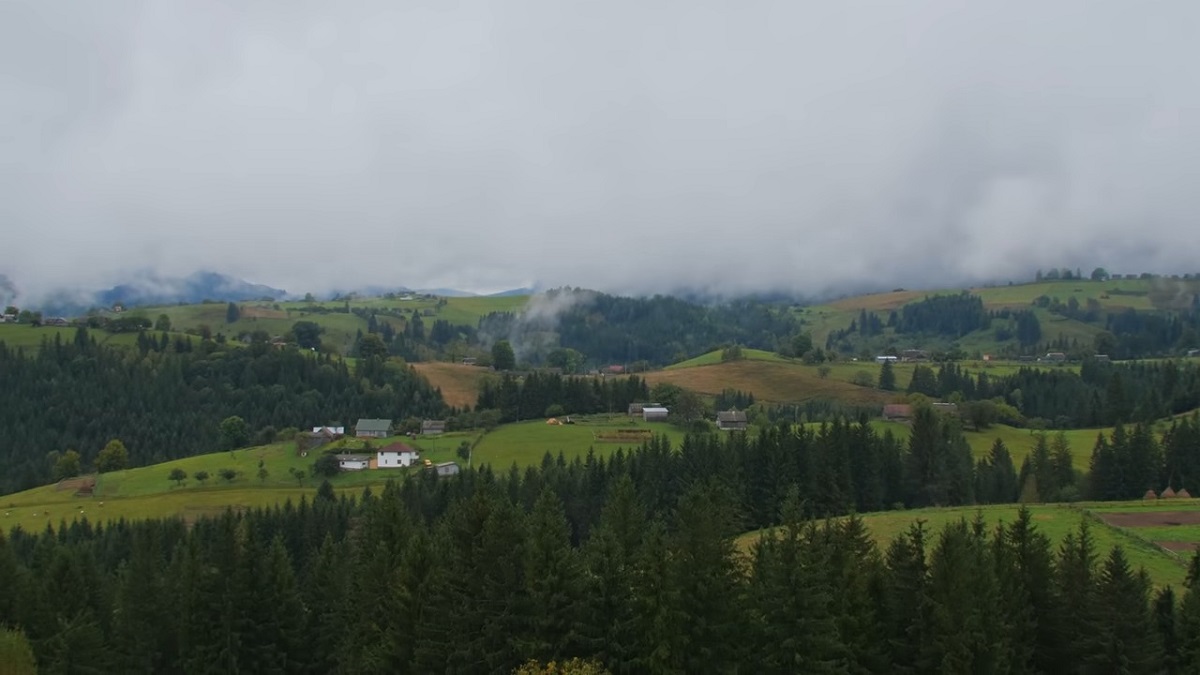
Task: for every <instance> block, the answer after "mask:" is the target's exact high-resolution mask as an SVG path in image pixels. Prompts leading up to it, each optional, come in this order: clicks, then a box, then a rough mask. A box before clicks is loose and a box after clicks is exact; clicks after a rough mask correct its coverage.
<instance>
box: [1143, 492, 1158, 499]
mask: <svg viewBox="0 0 1200 675" xmlns="http://www.w3.org/2000/svg"><path fill="white" fill-rule="evenodd" d="M1142 499H1147V500H1149V499H1158V495H1156V494H1154V490H1146V494H1144V495H1142Z"/></svg>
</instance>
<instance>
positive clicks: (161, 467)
mask: <svg viewBox="0 0 1200 675" xmlns="http://www.w3.org/2000/svg"><path fill="white" fill-rule="evenodd" d="M576 419H580V423H578V424H573V425H564V426H556V425H548V424H546V423H545V420H534V421H531V422H520V423H516V424H509V425H504V426H502V427H499V428H497V429H496V430H494V431H492V432H491V433H488V434H484V435H481V434H480V433H479V432H474V431H472V432H451V433H447V434H443V435H440V436H428V437H425V436H421V437H417V438H406V437H403V436H396V437H391V438H385V439H372V440H371V442H370V446H371V448H373V449H377V448H381V447H383V446H385V445H388V444H390V443H392V442H395V441H402V442H404V443H407V444H408V445H410V446H413V447H415V448H417V449H418V450H420V451H421V457H422V459H428V460H430V461H431V462H433V463H435V464H436V463H438V462H445V461H457V462H459V463H460V464H461V465H465V462H463V460H462V459H460V458H459V457H458V454H457V451H458V447H459V445H461V444H462V443H463V442H466V443H469V444H475V443H476V442H478V443H477V445H476V447H475V450H474V451H473V453H472V455H471V462H472V464H474V465H475V466H479V465H480V464H484V463H486V464H491V465H492V466H493V467H495V468H496V469H497V470H507V469H508V467H509V466H511V465H512V464H514V463H515V464H517V465H518V466H529V465H536V464H541V462H542V458H543V457H544V456H545V454H546V453H547V452H549V453H551V454H553V455H556V456H557V455H558V453H559V452H562V453H563V455H564V456H565V457H566V459H567V460H571V459H574V458H575V457H582V456H585V455H586V454H587V452H588V450H590V449H594V450H595V452H596V454H597V455H598V456H608V455H611V454H612V453H614V452H616V450H617V448H621V447H624V448H626V449H629V448H632V447H634V446H636V445H637V443H607V442H601V441H597V440H595V439H594V434H596V433H599V432H603V431H606V430H607V431H612V430H616V429H627V428H642V429H649V430H651V431H652V432H653V433H655V434H666V435H667V436H668V437H670V438H671V441H672V443H677V442H678V441H680V440H681V439H682V437H683V434H682V432H680V431H678V430H676V429H675V428H674V427H672V426H670V425H668V424H666V423H646V422H643V421H641V420H635V419H630V418H629V417H627V416H625V415H596V416H589V417H585V418H576ZM373 449H372V450H364V439H357V438H343V439H341V440H339V441H337V442H334V443H331V444H328V445H325V446H323V447H321V448H318V449H315V450H312V451H310V452H309V453H308V455H307V457H301V456H300V455H298V454H297V453H296V445H295V443H294V442H286V443H275V444H272V445H265V446H259V447H252V448H244V449H241V450H235V451H233V452H215V453H210V454H206V455H198V456H195V457H188V458H185V459H177V460H173V461H170V462H164V463H162V464H155V465H152V466H147V467H139V468H135V469H126V470H124V471H114V472H111V473H106V474H101V475H99V476H97V477H96V485H95V489H94V494H93V496H90V497H76V496H75V489H74V487H69V488H67V489H59V486H58V485H46V486H42V487H39V488H34V489H32V490H26V491H25V492H19V493H16V494H12V495H5V496H3V497H0V508H2V510H3V512H4V513H5V514H6V515H5V516H4V521H3V525H0V527H4V528H5V529H11V528H12V527H15V526H17V525H20V526H22V527H24V528H25V529H30V528H31V527H33V528H35V529H41V528H43V527H45V524H46V523H47V522H51V523H53V524H54V525H56V526H57V524H58V522H59V521H60V520H66V521H68V522H70V521H72V520H74V519H75V518H81V517H86V518H88V520H90V521H92V522H97V521H100V522H105V521H109V520H116V519H118V518H149V517H166V516H183V517H190V516H198V515H203V514H212V513H218V512H220V511H222V510H224V509H225V508H247V507H259V506H269V505H272V504H277V503H282V502H283V501H284V500H286V499H292V500H293V501H295V500H298V499H299V498H300V496H301V495H304V494H308V495H310V496H311V495H312V493H313V491H314V490H315V489H316V486H317V485H318V484H319V483H320V482H321V480H323V479H322V478H320V477H317V476H313V475H312V465H313V462H314V461H315V460H316V459H317V457H318V456H320V454H321V453H323V452H326V451H338V452H347V453H354V452H372V453H373V452H374V450H373ZM259 462H262V466H263V467H264V468H266V469H267V472H268V476H267V477H266V478H265V479H261V480H260V479H259V478H258V468H259ZM173 469H180V470H182V471H183V472H184V473H186V474H187V479H186V480H184V481H183V483H182V484H177V483H176V482H175V481H172V480H170V479H169V478H168V476H169V475H170V473H171V471H172V470H173ZM221 469H232V470H234V471H236V472H238V475H237V477H236V478H234V480H232V481H230V482H226V481H225V480H223V479H222V478H221V477H220V475H219V474H218V472H219V471H220V470H221ZM289 469H303V470H304V471H305V472H306V474H308V475H307V476H306V477H305V478H304V479H303V481H298V480H297V479H296V478H295V477H294V476H293V475H292V474H291V473H290V472H289ZM420 470H421V468H420V466H416V467H411V468H407V469H374V470H369V471H349V472H342V473H340V474H338V475H337V476H335V477H333V478H331V479H329V482H330V483H331V484H332V485H333V487H334V489H335V490H340V491H351V492H358V491H360V490H362V489H363V488H364V487H366V486H368V485H371V486H376V487H379V486H382V485H383V484H384V483H386V482H387V481H388V480H390V479H400V478H403V477H404V476H405V475H406V474H407V473H409V472H414V471H420ZM198 471H206V472H208V474H209V478H208V479H207V480H206V481H204V482H203V483H201V482H199V481H197V480H196V479H195V478H194V476H195V474H196V472H198Z"/></svg>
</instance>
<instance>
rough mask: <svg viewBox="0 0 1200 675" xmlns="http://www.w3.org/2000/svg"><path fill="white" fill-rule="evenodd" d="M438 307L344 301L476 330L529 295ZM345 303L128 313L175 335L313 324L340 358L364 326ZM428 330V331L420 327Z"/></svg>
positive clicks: (399, 323) (433, 303)
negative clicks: (163, 321)
mask: <svg viewBox="0 0 1200 675" xmlns="http://www.w3.org/2000/svg"><path fill="white" fill-rule="evenodd" d="M442 299H444V300H445V301H446V304H445V305H444V306H440V307H439V306H438V302H439V299H420V300H418V299H415V298H414V299H413V300H401V299H399V297H396V298H367V299H354V300H350V301H349V302H350V307H351V309H354V308H374V309H379V310H383V309H387V310H396V311H400V312H404V313H406V314H407V313H411V312H412V311H414V310H417V311H424V310H426V309H428V310H431V311H433V313H434V314H433V316H425V317H422V320H423V321H424V322H426V323H427V324H432V323H433V322H434V321H436V320H438V319H444V320H446V321H449V322H450V323H452V324H456V325H467V326H472V327H474V326H476V325H478V324H479V319H480V318H482V317H483V316H485V315H486V314H489V313H491V312H498V311H518V310H520V309H521V308H522V307H524V306H525V304H526V303H527V302H528V301H529V296H504V297H467V298H442ZM345 305H346V302H345V301H327V302H312V303H309V302H303V301H288V302H267V301H246V302H242V303H238V306H239V307H240V308H241V309H242V315H241V317H240V318H239V319H238V320H237V321H235V322H233V323H226V322H225V311H226V307H227V303H224V302H221V303H206V304H194V305H167V306H161V307H144V308H138V309H136V310H133V311H135V312H137V313H139V314H142V315H145V316H147V317H149V318H150V319H151V320H154V319H156V318H157V317H158V315H159V314H166V315H167V316H168V317H170V319H171V325H172V327H174V328H175V329H176V330H181V331H187V330H194V329H198V328H199V327H200V326H201V325H207V326H208V327H209V328H211V329H212V331H213V333H214V334H215V333H218V332H220V333H224V334H225V335H227V336H236V335H238V334H239V333H242V332H253V331H256V330H263V331H266V332H267V333H270V334H271V335H272V336H275V335H282V334H284V333H286V332H287V331H288V330H290V329H291V327H292V324H294V323H296V322H297V321H313V322H315V323H317V324H319V325H321V326H322V327H323V328H324V329H325V332H324V334H323V335H322V340H324V341H325V342H328V343H330V344H332V345H333V346H334V347H337V348H338V350H339V351H341V352H343V353H345V352H346V351H347V350H348V349H349V348H350V346H351V345H353V344H354V338H355V336H356V335H357V333H358V331H360V330H361V331H363V332H366V330H367V321H366V320H365V319H362V318H360V317H358V316H357V315H355V314H346V313H343V311H342V310H343V309H344V307H345ZM313 307H320V308H324V309H327V310H329V311H327V312H313V311H311V309H312V308H313ZM377 319H378V320H379V321H386V322H388V323H390V324H392V327H393V328H394V329H396V330H397V331H403V330H404V327H405V322H404V320H402V319H398V318H395V317H389V316H379V317H377ZM426 330H428V326H426Z"/></svg>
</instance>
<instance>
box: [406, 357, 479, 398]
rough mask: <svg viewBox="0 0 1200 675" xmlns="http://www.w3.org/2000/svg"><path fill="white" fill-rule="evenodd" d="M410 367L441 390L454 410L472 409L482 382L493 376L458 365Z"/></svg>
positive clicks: (428, 364) (415, 365)
mask: <svg viewBox="0 0 1200 675" xmlns="http://www.w3.org/2000/svg"><path fill="white" fill-rule="evenodd" d="M412 367H413V368H415V369H416V371H417V372H418V373H420V374H421V375H423V376H425V379H427V380H429V383H430V384H432V385H433V386H434V387H436V388H438V389H441V390H442V398H443V399H445V401H446V404H447V405H452V406H454V407H456V408H467V407H473V406H474V405H475V402H476V401H477V400H478V399H479V390H480V388H482V386H483V382H484V380H486V379H488V378H494V377H495V375H494V374H493V373H492V371H490V370H488V369H487V368H480V367H479V366H464V365H462V364H459V363H439V362H432V361H431V362H425V363H414V364H412Z"/></svg>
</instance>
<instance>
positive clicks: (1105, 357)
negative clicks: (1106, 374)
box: [1096, 354, 1112, 363]
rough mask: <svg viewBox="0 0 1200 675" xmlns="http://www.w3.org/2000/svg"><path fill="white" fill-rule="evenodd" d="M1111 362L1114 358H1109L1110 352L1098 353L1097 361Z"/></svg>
mask: <svg viewBox="0 0 1200 675" xmlns="http://www.w3.org/2000/svg"><path fill="white" fill-rule="evenodd" d="M1110 362H1112V359H1111V358H1109V356H1108V354H1097V355H1096V363H1110Z"/></svg>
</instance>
